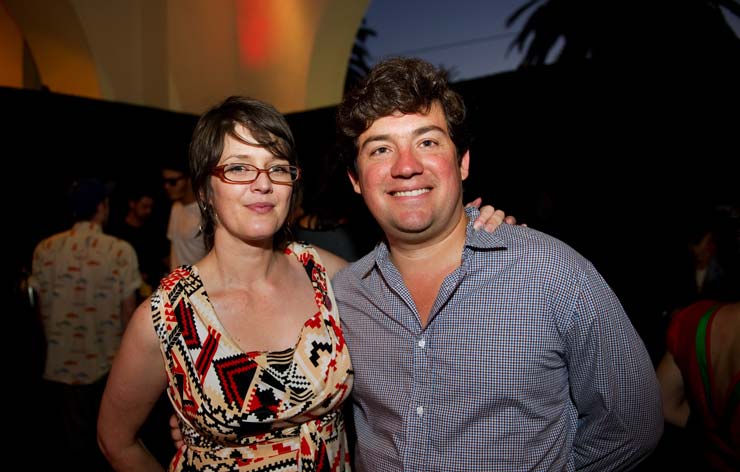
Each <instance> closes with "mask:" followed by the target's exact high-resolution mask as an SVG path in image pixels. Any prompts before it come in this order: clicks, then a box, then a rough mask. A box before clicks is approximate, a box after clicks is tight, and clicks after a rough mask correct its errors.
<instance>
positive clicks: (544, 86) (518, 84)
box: [0, 65, 740, 356]
mask: <svg viewBox="0 0 740 472" xmlns="http://www.w3.org/2000/svg"><path fill="white" fill-rule="evenodd" d="M738 79H740V77H739V76H738V75H737V74H735V73H713V74H707V73H705V72H702V73H696V74H690V73H683V74H675V73H673V74H672V75H668V74H666V75H660V74H655V73H652V74H650V75H649V76H645V75H642V74H640V73H639V71H634V72H628V73H626V72H624V71H620V72H615V71H613V70H606V69H599V68H596V67H593V66H588V67H587V66H584V67H581V68H573V67H569V68H567V69H565V68H562V67H559V66H557V65H556V66H549V67H542V68H538V69H536V70H534V69H532V70H526V69H525V70H519V71H515V72H510V73H504V74H497V75H494V76H490V77H484V78H481V79H475V80H470V81H464V82H459V83H457V84H456V85H455V87H456V88H457V89H458V90H459V91H460V92H461V93H462V94H463V96H464V98H465V100H466V103H467V106H468V111H469V122H470V125H471V132H472V135H473V136H474V143H473V146H472V148H471V176H470V178H469V179H468V180H467V181H466V183H465V200H466V201H469V200H472V199H473V198H475V197H477V196H482V197H483V199H484V202H486V203H490V204H492V205H494V206H496V207H497V208H502V209H504V210H505V211H506V213H507V214H512V215H515V216H516V217H517V218H518V220H519V221H520V222H525V223H528V224H529V225H530V226H532V227H534V228H536V229H540V230H543V231H545V232H548V233H550V234H552V235H554V236H556V237H558V238H559V239H561V240H563V241H565V242H566V243H568V244H569V245H571V246H573V247H574V248H575V249H577V250H578V251H579V252H581V253H582V254H583V255H584V256H586V257H587V258H588V259H590V260H591V261H592V262H593V263H594V264H595V265H596V267H597V269H598V270H599V271H600V272H601V273H602V275H604V277H605V278H606V280H607V281H608V282H609V283H610V285H611V286H612V287H613V288H614V290H615V291H616V292H617V295H619V297H620V299H621V300H622V302H623V303H624V305H625V308H626V309H627V311H628V313H629V314H630V316H631V318H632V320H633V323H634V324H635V326H636V327H637V328H638V330H639V331H640V332H641V334H642V335H643V338H645V340H646V343H647V344H648V346H649V348H651V351H654V352H651V354H653V355H654V356H655V355H657V353H659V352H662V341H661V340H662V331H661V328H662V324H663V323H664V322H665V321H666V318H665V313H663V312H664V310H665V307H666V306H667V300H668V299H669V298H670V297H671V291H672V288H673V286H674V276H675V274H676V270H677V267H678V262H679V255H680V254H681V253H682V250H683V247H684V232H685V231H684V229H685V227H686V226H687V224H688V223H689V222H690V221H691V219H692V218H694V217H695V216H696V215H697V214H698V213H699V212H702V211H706V209H708V208H712V207H715V206H716V205H718V204H724V205H730V206H735V207H736V208H737V206H738V205H739V204H740V201H739V197H740V178H739V176H740V172H738V170H737V167H738V163H739V162H738V161H740V159H738V156H740V153H739V152H738V145H737V136H738V134H739V133H738V130H740V126H739V125H740V120H739V119H738V111H739V110H740V106H739V105H740V103H738V102H739V101H740V100H739V98H740V97H739V96H738V92H737V87H736V85H737V83H740V80H738ZM0 104H2V110H3V113H2V116H3V123H2V126H1V127H0V136H2V149H3V150H4V152H3V154H4V156H5V159H4V162H5V163H6V164H9V169H8V167H6V172H5V180H6V182H7V185H8V187H7V188H8V189H9V192H8V193H7V194H6V199H5V202H6V204H7V205H8V206H9V207H10V208H11V219H10V221H8V233H9V244H10V246H9V248H11V250H10V253H11V262H12V267H13V269H14V270H18V269H20V268H23V267H28V264H29V262H30V256H31V253H32V251H33V248H34V246H35V244H36V243H38V242H39V241H40V240H41V239H43V238H44V237H46V236H49V235H50V234H53V233H55V232H58V231H61V230H64V229H66V228H67V227H69V225H70V224H71V220H70V219H69V213H68V210H67V206H66V199H65V191H66V188H67V186H68V185H69V183H70V182H71V181H72V180H73V179H74V178H75V177H78V176H98V177H101V178H103V179H106V180H108V181H109V182H111V184H115V186H116V189H117V191H116V192H114V194H113V201H114V210H117V211H116V212H114V214H113V215H112V217H118V216H117V214H118V215H120V213H121V212H122V201H121V189H124V188H126V187H127V186H137V185H148V186H151V187H152V188H154V189H156V191H157V197H158V198H157V205H156V211H155V218H156V219H157V221H159V222H160V224H162V227H163V230H164V225H165V224H166V220H167V216H168V213H169V202H168V201H167V200H166V198H165V196H164V194H163V193H162V191H161V188H160V187H161V185H160V182H159V172H160V165H161V164H162V163H163V162H165V161H167V160H171V159H172V158H173V157H174V158H178V157H181V158H182V159H185V158H186V153H187V145H188V142H189V139H190V135H191V133H192V129H193V127H194V125H195V122H196V120H197V117H196V116H193V115H188V114H180V113H173V112H168V111H162V110H158V109H151V108H145V107H140V106H133V105H125V104H120V103H112V102H106V101H97V100H90V99H84V98H78V97H72V96H64V95H59V94H54V93H50V92H43V91H30V90H17V89H9V88H0ZM334 112H335V109H334V108H324V109H319V110H312V111H307V112H302V113H295V114H290V115H288V116H287V118H288V121H289V123H290V125H291V127H292V129H293V131H294V133H295V136H296V141H297V145H298V152H299V156H300V158H301V161H302V168H303V170H304V173H303V175H304V182H303V183H304V188H305V198H306V200H307V202H308V203H311V202H313V204H317V205H318V206H321V205H322V204H323V206H326V207H332V206H333V207H337V206H340V207H342V208H343V211H348V212H350V214H351V215H352V217H353V221H354V223H355V224H356V225H358V226H360V227H361V228H363V231H362V232H361V235H362V236H363V241H362V244H363V247H364V248H365V249H369V247H371V244H372V242H373V241H374V237H375V235H376V234H377V233H376V232H375V231H372V230H369V229H367V230H365V228H370V227H372V221H371V220H370V219H369V217H368V216H367V213H366V212H365V211H364V206H363V205H362V203H361V200H360V198H359V197H357V196H356V195H354V193H353V192H352V191H351V188H350V186H349V183H348V180H347V178H346V176H345V175H344V172H343V170H342V169H336V168H334V166H333V162H334V160H333V146H334V135H335V134H334V133H335V126H334Z"/></svg>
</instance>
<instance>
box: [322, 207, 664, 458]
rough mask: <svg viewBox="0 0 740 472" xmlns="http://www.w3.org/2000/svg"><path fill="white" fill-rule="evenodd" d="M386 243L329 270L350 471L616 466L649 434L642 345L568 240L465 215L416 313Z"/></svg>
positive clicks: (647, 446)
mask: <svg viewBox="0 0 740 472" xmlns="http://www.w3.org/2000/svg"><path fill="white" fill-rule="evenodd" d="M467 211H468V216H469V217H472V218H471V219H470V221H471V222H472V221H473V220H474V218H475V216H477V210H470V209H469V210H467ZM389 256H390V254H389V252H388V248H387V246H386V245H385V244H384V243H380V244H379V245H378V246H377V247H376V248H375V250H374V251H373V252H371V253H370V254H368V255H367V256H365V257H364V258H362V259H360V260H359V261H357V262H355V263H354V264H351V265H350V266H348V267H347V268H346V269H344V270H343V271H342V272H341V273H340V274H339V275H337V276H336V277H335V279H334V290H335V293H336V295H337V300H338V303H339V306H340V313H341V319H342V326H343V328H344V334H345V338H346V340H347V345H348V347H349V350H350V354H351V357H352V364H353V366H354V369H355V385H354V391H353V402H354V417H355V427H356V430H357V447H356V454H355V465H356V467H357V469H358V470H360V471H382V472H393V471H401V470H403V471H425V472H426V471H457V470H460V471H482V470H486V471H489V470H491V471H492V470H502V471H517V470H598V471H607V470H624V469H628V468H630V467H632V466H634V465H635V464H636V463H637V462H639V461H640V460H641V459H643V458H645V457H646V456H647V455H648V454H649V452H650V451H651V450H652V449H653V448H654V447H655V445H656V444H657V442H658V440H659V438H660V436H661V434H662V429H663V418H662V412H661V402H660V392H659V386H658V383H657V379H656V377H655V373H654V371H653V368H652V364H651V362H650V359H649V357H648V354H647V352H646V350H645V347H644V345H643V343H642V341H641V340H640V337H639V336H638V334H637V333H636V331H635V330H634V328H633V327H632V325H631V323H630V321H629V319H628V318H627V316H626V314H625V313H624V310H623V309H622V307H621V305H620V303H619V301H618V300H617V298H616V296H615V295H614V293H613V292H612V291H611V289H610V288H609V287H608V285H607V284H606V282H605V281H604V280H603V278H602V277H601V276H600V275H599V274H598V272H597V271H596V270H595V269H594V267H593V266H592V264H591V263H590V262H588V261H587V260H586V259H584V258H583V257H582V256H580V255H579V254H578V253H576V252H575V251H574V250H573V249H571V248H570V247H568V246H567V245H565V244H564V243H562V242H560V241H558V240H556V239H554V238H552V237H549V236H547V235H545V234H542V233H540V232H538V231H535V230H533V229H529V228H524V227H520V226H510V225H501V227H499V228H498V229H497V230H496V232H494V233H486V232H484V231H474V230H473V229H472V223H469V224H468V229H467V236H466V245H465V248H464V250H463V254H462V260H461V265H460V267H459V268H458V269H457V270H455V271H454V272H453V273H451V274H450V275H448V276H447V277H446V278H445V279H444V281H443V283H442V286H441V288H440V289H439V293H438V294H437V298H436V300H435V302H434V305H433V307H432V310H431V313H430V317H429V321H428V323H427V325H426V326H422V325H421V323H420V321H419V316H418V313H417V311H416V308H415V305H414V302H413V299H412V297H411V295H410V293H409V290H408V288H407V287H406V286H405V284H404V282H403V279H402V278H401V275H400V274H399V272H398V270H397V269H396V268H395V266H394V265H393V263H392V262H391V260H390V257H389Z"/></svg>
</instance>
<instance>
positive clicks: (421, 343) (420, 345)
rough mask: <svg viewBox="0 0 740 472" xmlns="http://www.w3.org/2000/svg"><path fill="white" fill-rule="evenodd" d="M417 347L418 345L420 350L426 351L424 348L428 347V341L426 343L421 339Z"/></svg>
mask: <svg viewBox="0 0 740 472" xmlns="http://www.w3.org/2000/svg"><path fill="white" fill-rule="evenodd" d="M417 345H418V346H419V347H420V348H422V349H424V346H426V345H427V342H426V341H424V340H423V339H420V340H419V342H418V343H417Z"/></svg>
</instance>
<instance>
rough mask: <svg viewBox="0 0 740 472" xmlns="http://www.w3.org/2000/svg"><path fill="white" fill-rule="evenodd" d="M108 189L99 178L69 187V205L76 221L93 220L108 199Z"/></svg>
mask: <svg viewBox="0 0 740 472" xmlns="http://www.w3.org/2000/svg"><path fill="white" fill-rule="evenodd" d="M109 193H110V192H109V191H108V187H107V186H106V185H105V184H104V183H103V181H102V180H100V179H97V178H84V179H78V180H75V181H74V182H72V184H71V185H70V186H69V191H68V195H69V203H70V206H71V208H72V216H73V218H74V221H88V220H91V219H92V218H93V217H94V216H95V213H97V211H98V205H100V204H101V203H102V202H103V201H105V199H106V198H108V194H109Z"/></svg>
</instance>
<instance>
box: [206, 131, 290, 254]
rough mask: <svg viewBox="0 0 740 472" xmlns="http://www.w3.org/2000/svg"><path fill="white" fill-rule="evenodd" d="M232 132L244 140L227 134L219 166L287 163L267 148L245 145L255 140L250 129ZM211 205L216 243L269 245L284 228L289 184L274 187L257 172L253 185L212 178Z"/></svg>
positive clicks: (262, 165)
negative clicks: (229, 240)
mask: <svg viewBox="0 0 740 472" xmlns="http://www.w3.org/2000/svg"><path fill="white" fill-rule="evenodd" d="M234 133H235V134H237V135H238V136H240V137H241V138H242V139H243V140H244V141H246V142H244V141H241V140H239V139H236V138H234V137H233V136H231V135H230V134H227V135H226V137H225V138H224V150H223V153H222V154H221V159H219V162H218V165H219V166H221V165H224V164H250V165H253V166H255V167H257V168H258V169H268V168H270V167H272V166H276V165H288V164H290V163H289V162H288V160H287V159H283V158H280V157H277V156H274V155H273V154H271V153H270V152H269V151H268V150H267V149H264V148H261V147H258V146H253V145H250V144H247V143H249V142H252V143H256V142H257V141H256V140H255V139H254V137H253V136H252V133H251V132H250V131H249V129H247V128H245V127H244V126H242V125H236V127H235V128H234ZM211 186H212V189H213V192H212V197H211V202H210V203H211V205H212V206H213V208H214V210H215V213H216V227H215V230H216V231H215V236H216V239H215V241H216V244H218V240H219V237H227V238H228V237H232V238H235V239H239V240H242V241H245V242H252V243H258V244H260V245H263V246H266V245H272V237H273V235H274V234H275V233H276V232H277V231H278V230H279V229H280V228H281V227H282V226H283V224H284V223H285V220H286V218H287V217H288V211H289V209H290V199H291V195H292V193H293V185H292V184H287V185H286V184H275V183H273V182H272V181H270V179H269V178H268V176H267V173H264V172H262V173H260V174H258V176H257V179H256V180H255V181H254V182H252V183H248V184H247V183H239V184H235V183H227V182H224V181H223V180H221V179H220V178H219V177H215V176H212V177H211Z"/></svg>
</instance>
